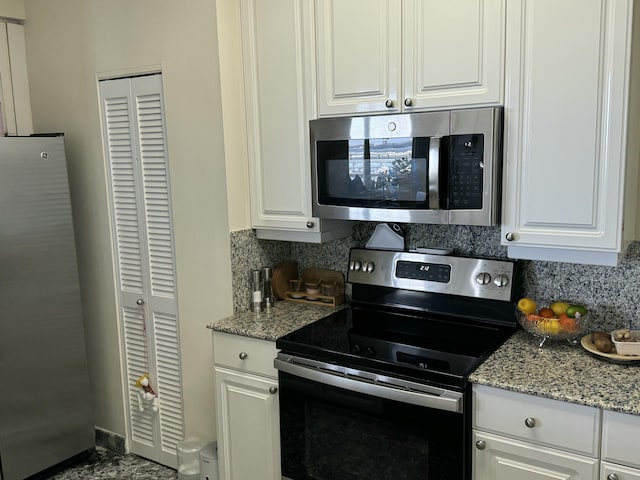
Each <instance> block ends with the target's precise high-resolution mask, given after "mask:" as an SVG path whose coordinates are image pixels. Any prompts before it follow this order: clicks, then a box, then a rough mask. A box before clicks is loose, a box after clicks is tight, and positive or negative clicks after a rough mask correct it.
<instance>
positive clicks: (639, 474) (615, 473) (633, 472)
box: [600, 462, 640, 480]
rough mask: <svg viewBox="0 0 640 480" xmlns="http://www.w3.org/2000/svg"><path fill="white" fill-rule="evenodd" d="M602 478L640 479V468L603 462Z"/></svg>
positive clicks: (609, 479) (611, 479) (610, 479)
mask: <svg viewBox="0 0 640 480" xmlns="http://www.w3.org/2000/svg"><path fill="white" fill-rule="evenodd" d="M600 480H640V470H638V469H637V468H628V467H623V466H621V465H616V464H614V463H608V462H602V465H601V471H600Z"/></svg>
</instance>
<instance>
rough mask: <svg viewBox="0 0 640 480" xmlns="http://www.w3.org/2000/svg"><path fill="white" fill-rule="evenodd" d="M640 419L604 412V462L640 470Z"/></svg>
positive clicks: (633, 416)
mask: <svg viewBox="0 0 640 480" xmlns="http://www.w3.org/2000/svg"><path fill="white" fill-rule="evenodd" d="M639 436H640V417H639V416H637V415H628V414H624V413H619V412H611V411H608V410H605V411H604V414H603V416H602V455H601V457H602V460H608V461H610V462H613V463H620V464H622V465H628V466H630V467H635V468H638V469H640V444H638V441H637V439H638V437H639Z"/></svg>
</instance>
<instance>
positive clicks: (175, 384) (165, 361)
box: [154, 312, 184, 451]
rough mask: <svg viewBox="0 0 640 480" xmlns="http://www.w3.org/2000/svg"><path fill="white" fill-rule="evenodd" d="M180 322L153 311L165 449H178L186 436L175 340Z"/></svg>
mask: <svg viewBox="0 0 640 480" xmlns="http://www.w3.org/2000/svg"><path fill="white" fill-rule="evenodd" d="M177 336H178V326H177V322H176V318H175V316H174V315H166V314H160V313H158V312H156V313H154V337H155V340H156V341H155V350H156V358H157V359H158V360H159V361H158V389H159V395H160V398H161V399H162V400H161V401H162V409H161V410H160V417H161V418H160V431H161V442H162V448H163V450H167V451H175V449H176V444H177V442H178V441H180V440H181V439H182V438H183V436H184V430H183V424H182V418H183V412H182V384H181V381H180V375H179V372H180V350H179V345H178V343H177V342H176V338H177Z"/></svg>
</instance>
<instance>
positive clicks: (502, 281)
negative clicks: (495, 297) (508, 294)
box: [493, 273, 509, 288]
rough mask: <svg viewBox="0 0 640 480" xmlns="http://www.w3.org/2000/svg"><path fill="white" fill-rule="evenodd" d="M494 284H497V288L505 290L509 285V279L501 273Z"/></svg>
mask: <svg viewBox="0 0 640 480" xmlns="http://www.w3.org/2000/svg"><path fill="white" fill-rule="evenodd" d="M493 283H495V284H496V287H498V288H503V287H506V286H507V285H509V277H508V276H507V275H505V274H504V273H500V274H499V275H496V278H495V279H494V280H493Z"/></svg>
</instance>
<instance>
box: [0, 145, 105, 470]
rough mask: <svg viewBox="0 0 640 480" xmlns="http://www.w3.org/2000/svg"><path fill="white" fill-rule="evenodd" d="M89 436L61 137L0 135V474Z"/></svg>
mask: <svg viewBox="0 0 640 480" xmlns="http://www.w3.org/2000/svg"><path fill="white" fill-rule="evenodd" d="M94 439H95V429H94V423H93V419H92V412H91V402H90V392H89V376H88V372H87V362H86V348H85V338H84V328H83V323H82V311H81V305H80V292H79V279H78V271H77V263H76V249H75V241H74V232H73V224H72V219H71V201H70V196H69V187H68V178H67V166H66V160H65V149H64V137H63V136H62V135H52V136H32V137H0V477H1V478H2V480H21V479H24V478H26V477H28V476H31V475H34V474H36V473H39V472H41V471H43V470H46V469H48V468H49V467H52V466H54V465H57V464H59V463H60V462H64V461H65V460H68V459H70V458H72V457H75V456H76V455H81V454H83V453H85V452H87V451H90V450H91V449H92V447H93V446H94V444H95V440H94Z"/></svg>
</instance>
